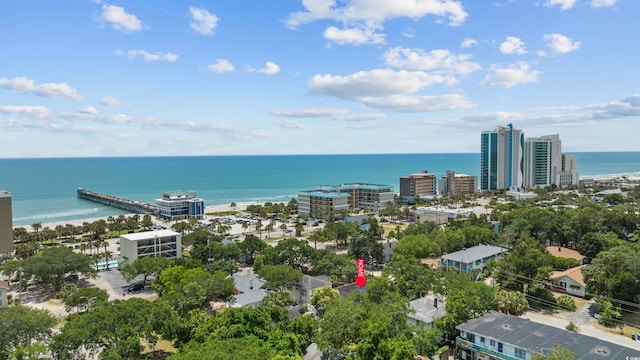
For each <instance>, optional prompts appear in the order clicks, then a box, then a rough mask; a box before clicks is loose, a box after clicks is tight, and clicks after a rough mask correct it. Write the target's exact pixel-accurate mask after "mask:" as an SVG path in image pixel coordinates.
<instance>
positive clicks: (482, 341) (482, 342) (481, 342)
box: [480, 336, 484, 344]
mask: <svg viewBox="0 0 640 360" xmlns="http://www.w3.org/2000/svg"><path fill="white" fill-rule="evenodd" d="M480 344H484V338H483V337H482V336H481V337H480Z"/></svg>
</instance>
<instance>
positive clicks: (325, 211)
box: [298, 183, 395, 219]
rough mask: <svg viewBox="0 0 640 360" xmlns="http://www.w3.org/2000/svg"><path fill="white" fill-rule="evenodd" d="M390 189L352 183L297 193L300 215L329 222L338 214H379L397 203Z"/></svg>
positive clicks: (382, 186) (383, 186) (377, 185)
mask: <svg viewBox="0 0 640 360" xmlns="http://www.w3.org/2000/svg"><path fill="white" fill-rule="evenodd" d="M394 199H395V194H394V193H393V188H392V187H391V186H388V185H380V184H366V183H353V184H342V185H327V186H320V187H318V188H316V189H314V190H306V191H301V192H299V193H298V215H300V216H309V217H313V218H320V219H323V218H326V217H327V216H328V215H329V214H335V213H339V212H345V211H346V212H356V211H360V210H362V211H366V212H378V211H380V210H382V209H385V208H386V207H387V205H388V204H389V203H391V202H394Z"/></svg>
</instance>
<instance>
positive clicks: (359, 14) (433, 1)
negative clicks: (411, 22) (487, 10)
mask: <svg viewBox="0 0 640 360" xmlns="http://www.w3.org/2000/svg"><path fill="white" fill-rule="evenodd" d="M340 3H341V4H343V6H338V5H336V1H335V0H302V5H303V6H304V8H305V9H304V10H303V11H298V12H294V13H291V14H290V15H289V17H288V18H287V19H286V21H285V23H286V25H287V26H288V27H289V28H297V27H299V26H301V25H304V24H308V23H310V22H313V21H316V20H326V19H331V20H336V21H340V22H342V23H350V24H353V23H358V24H366V23H369V24H377V25H380V24H382V23H384V21H386V20H389V19H395V18H400V17H408V18H411V19H415V20H417V19H420V18H422V17H424V16H427V15H435V16H438V17H447V18H448V19H449V25H451V26H457V25H461V24H462V23H463V22H464V21H465V19H466V18H467V15H468V14H467V12H466V11H465V10H464V8H463V6H462V3H461V2H459V1H453V0H397V1H370V0H344V1H341V2H340Z"/></svg>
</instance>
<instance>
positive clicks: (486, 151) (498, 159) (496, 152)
mask: <svg viewBox="0 0 640 360" xmlns="http://www.w3.org/2000/svg"><path fill="white" fill-rule="evenodd" d="M480 139H481V143H480V145H481V146H480V189H482V190H503V189H509V188H520V187H522V186H523V163H522V160H523V156H524V151H523V150H524V134H523V133H522V130H518V129H514V128H513V125H511V124H509V125H507V126H498V127H497V128H496V129H495V130H493V131H483V132H482V134H481V138H480Z"/></svg>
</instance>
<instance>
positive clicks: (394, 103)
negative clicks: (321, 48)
mask: <svg viewBox="0 0 640 360" xmlns="http://www.w3.org/2000/svg"><path fill="white" fill-rule="evenodd" d="M450 82H451V78H450V77H447V76H442V75H437V74H429V73H426V72H422V71H406V70H399V71H396V70H392V69H374V70H370V71H360V72H357V73H354V74H351V75H347V76H338V75H329V74H326V75H315V76H313V77H312V78H311V80H309V83H308V89H309V91H310V92H311V93H312V94H314V95H326V96H332V97H337V98H341V99H347V100H356V101H360V102H361V103H362V104H363V105H365V106H368V107H372V108H376V109H382V110H388V111H398V112H410V111H436V110H450V109H460V108H467V107H471V106H473V104H472V103H471V102H470V101H469V100H467V99H466V98H465V97H464V96H462V95H458V94H446V95H440V96H419V95H410V94H414V93H416V92H418V91H420V90H422V89H424V88H427V87H429V86H432V85H436V84H444V85H446V84H449V83H450Z"/></svg>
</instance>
